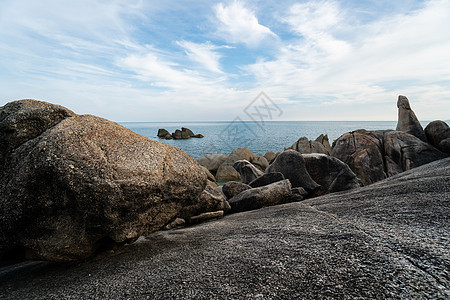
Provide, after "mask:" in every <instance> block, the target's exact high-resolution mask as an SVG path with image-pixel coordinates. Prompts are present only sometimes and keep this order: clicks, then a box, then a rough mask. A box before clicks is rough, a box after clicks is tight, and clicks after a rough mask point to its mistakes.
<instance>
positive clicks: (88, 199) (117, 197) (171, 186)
mask: <svg viewBox="0 0 450 300" xmlns="http://www.w3.org/2000/svg"><path fill="white" fill-rule="evenodd" d="M31 115H33V114H31ZM3 167H4V168H3V173H2V174H3V176H2V180H1V182H0V188H1V191H0V206H1V210H0V211H1V214H0V245H1V249H0V252H2V251H3V250H4V251H6V250H10V249H14V248H21V249H25V251H26V254H27V256H28V257H29V258H38V259H48V260H63V261H64V260H65V261H67V260H78V259H83V258H86V257H88V256H90V255H91V254H92V253H94V251H95V250H96V249H97V248H98V247H99V246H101V245H102V244H103V243H110V242H115V243H122V242H127V241H130V240H134V239H136V238H138V237H139V236H140V235H145V234H148V233H150V232H153V231H155V230H158V229H159V228H161V227H162V226H163V225H165V224H166V223H167V222H168V221H169V220H170V219H172V218H174V217H175V216H176V215H177V214H178V212H179V211H180V210H181V208H182V207H183V206H186V205H189V204H192V203H193V202H194V201H196V199H198V197H199V195H200V193H201V192H202V190H203V189H204V187H205V184H206V176H205V174H204V172H203V171H202V169H201V167H200V165H198V164H197V162H196V161H195V160H194V159H193V158H191V157H190V156H189V155H187V154H186V153H185V152H184V151H182V150H180V149H178V148H175V147H172V146H169V145H165V144H162V143H159V142H156V141H152V140H149V139H147V138H145V137H143V136H141V135H138V134H136V133H134V132H132V131H131V130H129V129H126V128H124V127H123V126H120V125H118V124H116V123H113V122H110V121H108V120H105V119H102V118H98V117H94V116H90V115H84V116H73V117H69V118H66V119H63V120H62V121H61V122H59V123H58V124H56V125H55V126H53V127H51V128H49V129H47V130H46V131H45V132H43V133H42V134H41V135H39V136H36V137H34V138H32V139H29V140H28V141H27V142H25V143H23V144H22V145H20V146H18V147H17V148H15V150H14V152H12V153H11V154H9V156H8V161H7V163H5V165H4V166H3Z"/></svg>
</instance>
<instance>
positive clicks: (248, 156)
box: [216, 148, 253, 182]
mask: <svg viewBox="0 0 450 300" xmlns="http://www.w3.org/2000/svg"><path fill="white" fill-rule="evenodd" d="M238 160H248V161H250V162H251V161H252V160H253V153H252V152H251V151H250V150H249V149H247V148H237V149H235V150H233V152H231V154H230V155H229V156H228V157H227V158H226V159H225V161H224V162H223V163H222V165H221V166H220V167H219V169H218V170H217V173H216V180H217V181H218V182H221V181H222V182H223V181H232V180H240V179H241V175H240V174H239V172H238V171H236V170H235V169H234V168H233V165H234V163H235V162H236V161H238Z"/></svg>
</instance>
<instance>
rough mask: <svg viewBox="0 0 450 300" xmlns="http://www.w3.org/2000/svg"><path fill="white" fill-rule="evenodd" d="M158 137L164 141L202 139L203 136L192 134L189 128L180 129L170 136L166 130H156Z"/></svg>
mask: <svg viewBox="0 0 450 300" xmlns="http://www.w3.org/2000/svg"><path fill="white" fill-rule="evenodd" d="M157 136H158V137H160V138H162V139H166V140H172V139H174V140H184V139H189V138H192V137H193V138H202V137H203V135H202V134H200V133H198V134H194V133H193V132H192V130H190V129H189V128H185V127H181V130H179V129H177V130H175V131H174V132H173V133H172V134H170V133H169V132H168V131H167V130H166V129H164V128H160V129H158V135H157Z"/></svg>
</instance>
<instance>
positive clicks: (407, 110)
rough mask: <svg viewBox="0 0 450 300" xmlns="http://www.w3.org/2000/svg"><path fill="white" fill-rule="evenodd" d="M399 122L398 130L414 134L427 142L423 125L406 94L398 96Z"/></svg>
mask: <svg viewBox="0 0 450 300" xmlns="http://www.w3.org/2000/svg"><path fill="white" fill-rule="evenodd" d="M397 107H398V122H397V129H396V130H397V131H403V132H406V133H409V134H412V135H414V136H415V137H417V138H419V139H421V140H422V141H424V142H426V141H427V137H426V135H425V132H424V131H423V128H422V125H421V124H420V122H419V120H418V119H417V117H416V114H415V113H414V111H413V110H412V109H411V106H410V105H409V100H408V98H406V97H405V96H402V95H400V96H398V101H397Z"/></svg>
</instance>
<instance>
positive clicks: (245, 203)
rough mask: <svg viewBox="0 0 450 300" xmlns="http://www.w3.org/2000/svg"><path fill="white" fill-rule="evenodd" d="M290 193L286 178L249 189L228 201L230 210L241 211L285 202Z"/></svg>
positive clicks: (233, 211)
mask: <svg viewBox="0 0 450 300" xmlns="http://www.w3.org/2000/svg"><path fill="white" fill-rule="evenodd" d="M290 195H291V184H290V182H289V180H288V179H285V180H282V181H279V182H276V183H272V184H269V185H266V186H262V187H258V188H254V189H250V190H246V191H243V192H241V193H239V194H238V195H236V196H234V197H233V198H231V199H229V200H228V202H229V203H230V206H231V212H232V213H236V212H243V211H248V210H253V209H258V208H262V207H264V206H272V205H278V204H282V203H287V202H288V201H289V197H290Z"/></svg>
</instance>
